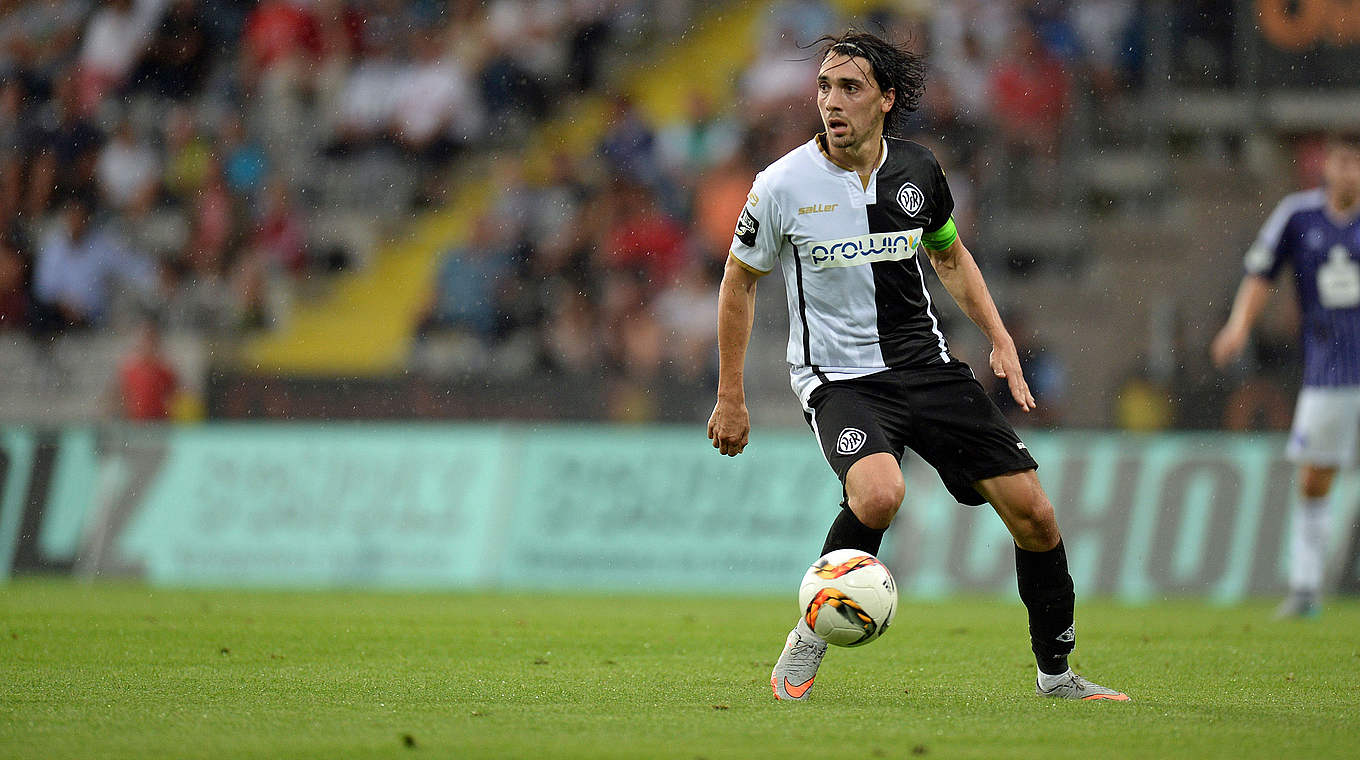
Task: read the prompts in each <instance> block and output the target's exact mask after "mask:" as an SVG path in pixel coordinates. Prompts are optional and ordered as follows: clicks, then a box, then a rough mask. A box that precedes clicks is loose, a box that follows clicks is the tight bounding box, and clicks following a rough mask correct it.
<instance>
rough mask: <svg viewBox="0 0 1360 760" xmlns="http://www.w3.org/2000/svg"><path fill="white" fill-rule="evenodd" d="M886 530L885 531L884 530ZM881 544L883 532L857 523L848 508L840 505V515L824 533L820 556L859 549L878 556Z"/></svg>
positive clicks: (857, 520) (856, 518)
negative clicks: (840, 550)
mask: <svg viewBox="0 0 1360 760" xmlns="http://www.w3.org/2000/svg"><path fill="white" fill-rule="evenodd" d="M885 530H886V529H885ZM882 543H883V531H882V530H875V529H874V528H870V527H869V526H868V525H865V524H864V523H862V522H860V521H859V518H858V517H856V516H855V513H854V512H852V511H850V507H848V506H846V505H845V504H844V503H842V504H841V513H840V514H838V515H836V519H835V521H833V522H832V523H831V530H829V531H827V532H826V543H825V544H822V554H826V553H827V552H831V551H835V550H837V549H859V550H860V551H862V552H869V553H870V554H872V555H874V556H875V557H877V556H878V547H879V546H880V545H882Z"/></svg>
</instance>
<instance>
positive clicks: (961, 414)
mask: <svg viewBox="0 0 1360 760" xmlns="http://www.w3.org/2000/svg"><path fill="white" fill-rule="evenodd" d="M920 374H921V376H922V378H923V379H922V380H921V381H920V382H917V381H915V380H914V381H913V389H912V391H911V396H910V404H911V420H912V424H911V435H910V438H909V440H908V443H907V445H908V446H910V447H911V448H912V450H913V451H915V452H916V453H918V454H920V455H921V458H922V459H924V460H926V462H928V463H929V464H930V465H931V466H932V467H934V468H935V470H936V472H938V473H939V474H940V479H941V480H942V481H944V485H945V487H946V488H948V489H949V493H950V495H952V496H953V497H954V498H955V499H956V500H958V501H959V503H961V504H969V505H974V506H976V505H979V504H982V503H983V502H984V501H986V497H985V496H984V495H983V494H981V493H979V492H978V490H977V489H976V488H975V487H974V484H975V483H977V482H978V481H980V480H985V479H988V478H994V477H997V476H999V475H1006V474H1008V473H1014V472H1023V471H1026V470H1034V469H1036V468H1038V466H1039V465H1038V463H1036V462H1035V461H1034V457H1032V456H1030V453H1029V448H1028V447H1027V446H1025V443H1024V442H1023V441H1021V440H1020V436H1019V435H1017V434H1016V432H1015V428H1013V427H1012V426H1011V424H1010V422H1009V421H1007V420H1006V417H1005V415H1003V414H1002V413H1001V410H1000V409H997V407H996V404H994V403H992V400H991V399H990V398H988V397H987V393H986V391H984V390H983V389H982V386H981V385H979V384H978V382H977V380H976V379H975V378H974V377H973V374H972V372H971V370H969V369H968V367H967V366H966V365H963V364H962V363H958V364H956V365H953V366H951V365H945V366H943V367H933V368H931V371H930V372H929V373H920Z"/></svg>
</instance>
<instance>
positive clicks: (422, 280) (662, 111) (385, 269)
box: [237, 0, 873, 376]
mask: <svg viewBox="0 0 1360 760" xmlns="http://www.w3.org/2000/svg"><path fill="white" fill-rule="evenodd" d="M836 5H837V6H838V7H839V9H840V10H842V11H843V12H846V13H854V12H857V11H862V10H864V9H865V8H868V7H872V5H873V3H871V2H865V1H863V0H841V1H840V2H837V3H836ZM769 6H770V3H768V2H745V3H741V4H738V5H735V6H733V7H730V8H720V9H718V10H715V11H714V12H712V13H710V14H709V15H708V16H707V17H706V18H705V19H704V20H703V21H702V22H701V23H700V24H697V25H696V26H695V27H694V28H693V30H692V31H690V32H688V33H687V34H685V35H682V37H681V39H680V41H679V44H676V45H674V46H671V47H669V48H668V49H665V50H664V51H657V52H658V55H657V56H656V57H655V58H654V59H650V60H651V62H643V63H640V64H639V65H638V66H637V68H635V69H634V70H633V71H632V72H631V73H629V74H625V75H624V77H623V79H622V83H621V87H620V89H621V90H622V91H624V92H627V93H629V94H630V95H631V96H632V97H633V98H634V99H635V101H636V102H637V103H638V105H639V106H640V107H641V108H642V110H643V111H644V112H645V113H646V114H647V115H648V117H649V118H650V119H651V120H652V123H654V124H664V123H668V122H671V121H674V120H675V119H677V118H679V117H681V116H682V115H683V113H684V109H685V105H686V100H687V98H688V96H689V94H690V93H691V92H694V91H696V90H702V91H705V92H709V93H730V92H731V91H732V88H733V83H734V82H735V81H736V78H737V75H738V74H739V73H740V72H741V69H742V67H743V66H745V65H746V63H747V61H748V51H749V50H750V49H751V46H750V45H749V44H746V41H748V40H751V39H752V38H753V36H754V31H755V28H756V27H755V25H756V23H757V21H758V20H759V18H760V16H761V15H762V14H763V13H764V12H765V11H766V9H767V8H768V7H769ZM677 82H684V83H685V84H684V86H676V84H675V83H677ZM607 114H608V101H607V99H606V98H605V97H603V96H598V95H596V96H590V97H585V98H582V99H580V100H578V101H577V102H575V103H572V104H571V105H569V106H568V107H567V108H566V109H565V111H564V113H563V114H562V115H561V116H559V117H557V118H556V119H554V120H552V121H550V122H549V123H548V124H545V125H543V126H542V127H540V128H539V129H537V130H536V131H535V132H534V133H533V134H532V135H531V137H530V139H529V141H528V145H527V146H526V149H525V151H524V156H525V157H526V169H527V173H528V174H529V176H530V177H541V176H543V175H545V174H546V172H547V166H548V163H549V160H550V158H551V157H552V156H553V155H555V154H559V153H562V152H566V153H568V154H570V155H576V156H580V155H584V154H585V153H586V152H587V151H590V150H592V149H593V147H594V145H595V142H596V141H597V140H598V137H599V135H600V134H601V132H602V131H603V129H604V128H605V126H606V119H607ZM491 193H492V190H491V189H490V188H488V187H486V185H485V183H484V182H479V181H475V179H468V180H466V181H464V182H461V183H460V184H459V186H458V187H456V188H455V189H454V190H453V191H452V192H451V193H450V195H451V197H452V198H454V201H453V202H452V203H450V204H449V205H448V206H447V207H446V208H444V209H441V210H438V211H435V212H431V213H429V214H426V215H424V216H422V217H420V218H419V219H417V220H416V221H415V222H414V224H413V225H412V227H411V231H410V234H408V235H407V236H405V237H403V238H402V239H399V240H394V241H390V242H388V243H386V244H384V245H382V246H381V247H380V248H379V250H378V252H377V254H376V255H375V256H374V260H373V262H372V264H371V265H370V266H369V267H367V268H366V269H363V270H361V271H357V272H354V273H347V274H342V275H339V278H340V279H339V282H338V283H337V285H336V287H335V288H334V289H332V290H331V292H330V293H329V294H328V295H327V296H326V297H324V298H322V299H320V300H318V301H316V302H312V303H300V304H298V305H297V306H296V307H295V308H294V311H293V314H292V316H291V318H290V319H289V321H288V322H287V323H286V324H285V325H283V326H281V327H280V328H279V329H278V330H277V331H275V332H272V333H269V334H265V335H261V336H258V337H256V338H253V339H250V340H248V341H246V343H245V345H243V346H242V348H241V349H240V351H239V355H238V357H237V359H238V362H237V365H238V367H239V368H241V369H243V370H245V371H248V372H254V373H262V374H294V375H298V374H311V375H332V376H336V375H338V376H374V375H383V374H391V373H395V372H399V371H401V370H402V368H403V367H404V365H405V362H406V357H407V354H408V350H409V344H410V341H411V338H412V334H413V331H414V326H415V323H416V320H417V318H418V314H419V312H420V309H421V307H422V306H423V304H424V300H425V298H426V296H427V294H428V292H429V288H430V283H431V282H432V281H433V279H434V275H435V270H436V267H437V266H438V262H439V258H440V255H441V254H442V253H443V252H444V251H445V250H448V248H449V247H450V246H452V245H455V244H456V243H457V242H458V241H459V240H460V239H462V238H463V237H464V236H465V235H466V233H467V230H468V228H469V225H470V222H471V220H472V219H473V218H474V217H475V215H476V214H477V213H478V212H479V211H480V210H482V209H483V208H485V207H486V205H487V204H488V203H489V202H490V200H491V198H490V196H491Z"/></svg>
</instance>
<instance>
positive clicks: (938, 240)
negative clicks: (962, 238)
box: [921, 216, 959, 251]
mask: <svg viewBox="0 0 1360 760" xmlns="http://www.w3.org/2000/svg"><path fill="white" fill-rule="evenodd" d="M958 239H959V230H958V228H957V227H955V226H954V217H952V216H951V217H949V221H947V222H945V223H944V224H943V225H942V226H941V227H940V228H939V229H938V230H935V231H934V232H927V233H926V234H924V235H922V236H921V242H923V243H925V244H926V247H927V248H929V249H930V250H932V251H943V250H944V249H946V248H948V247H949V246H951V245H953V244H954V241H955V240H958Z"/></svg>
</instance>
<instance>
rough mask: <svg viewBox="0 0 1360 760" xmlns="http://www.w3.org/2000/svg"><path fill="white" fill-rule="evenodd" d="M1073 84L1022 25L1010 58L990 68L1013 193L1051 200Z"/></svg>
mask: <svg viewBox="0 0 1360 760" xmlns="http://www.w3.org/2000/svg"><path fill="white" fill-rule="evenodd" d="M1070 88H1071V83H1070V80H1069V77H1068V74H1067V70H1066V69H1065V68H1064V66H1063V64H1062V62H1061V60H1059V59H1058V58H1057V57H1056V56H1054V55H1053V54H1052V53H1050V52H1049V51H1048V50H1047V49H1046V48H1045V47H1044V45H1043V44H1042V41H1041V40H1040V39H1039V36H1038V34H1037V32H1036V31H1035V30H1034V28H1033V27H1032V26H1029V25H1028V24H1024V23H1022V24H1020V25H1019V26H1018V27H1017V28H1016V30H1015V34H1014V36H1013V37H1012V40H1011V45H1010V48H1009V50H1008V51H1007V53H1006V55H1005V56H1004V57H1003V58H1002V59H1001V60H999V61H998V62H997V64H996V67H995V68H993V70H992V75H991V84H990V92H991V98H992V104H993V106H992V107H993V115H994V117H995V120H996V127H997V129H998V131H999V132H1000V137H1001V145H1002V148H1003V150H1004V151H1005V154H1006V155H1005V160H1004V162H1003V168H1004V169H1005V170H1006V172H1007V174H1008V175H1009V176H1008V180H1009V181H1008V185H1009V186H1010V188H1011V190H1012V191H1013V192H1017V193H1025V194H1027V195H1028V196H1030V198H1031V199H1032V200H1038V201H1042V202H1048V201H1051V200H1053V199H1054V197H1055V196H1054V194H1053V193H1046V194H1045V193H1040V192H1039V189H1040V188H1052V187H1054V186H1056V184H1057V183H1056V177H1055V176H1054V173H1055V171H1056V168H1057V162H1058V157H1059V155H1058V148H1059V146H1060V141H1061V136H1062V125H1063V121H1064V119H1065V117H1066V116H1067V110H1068V102H1069V99H1070Z"/></svg>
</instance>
